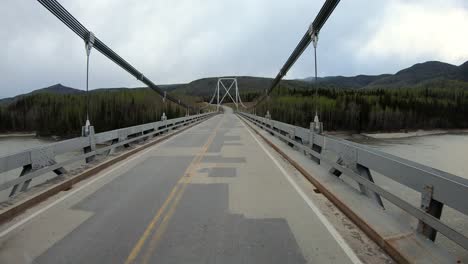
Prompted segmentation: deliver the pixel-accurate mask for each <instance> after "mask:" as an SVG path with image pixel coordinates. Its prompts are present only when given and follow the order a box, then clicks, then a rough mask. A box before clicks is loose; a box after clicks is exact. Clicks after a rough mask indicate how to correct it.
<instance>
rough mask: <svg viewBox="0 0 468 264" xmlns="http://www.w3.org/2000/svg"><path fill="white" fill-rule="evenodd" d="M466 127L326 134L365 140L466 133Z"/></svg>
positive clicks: (334, 132)
mask: <svg viewBox="0 0 468 264" xmlns="http://www.w3.org/2000/svg"><path fill="white" fill-rule="evenodd" d="M466 133H468V129H433V130H422V129H420V130H415V131H407V132H372V133H360V134H356V133H354V132H352V131H327V132H326V134H328V135H331V136H335V137H339V138H343V139H348V140H366V139H403V138H412V137H423V136H432V135H445V134H466Z"/></svg>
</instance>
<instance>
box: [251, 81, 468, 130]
mask: <svg viewBox="0 0 468 264" xmlns="http://www.w3.org/2000/svg"><path fill="white" fill-rule="evenodd" d="M466 86H467V85H466V83H465V82H460V81H455V80H450V81H441V82H436V83H431V84H426V85H424V84H422V85H417V86H410V87H401V88H392V89H389V88H387V89H334V88H331V89H330V88H327V89H324V88H320V89H318V96H317V97H315V95H314V93H315V91H314V89H295V88H291V87H284V86H280V87H279V88H277V89H276V90H274V91H273V93H272V94H271V95H270V97H269V99H267V100H265V101H264V102H263V103H262V104H260V105H259V106H257V109H256V113H257V114H258V115H265V113H266V111H267V110H269V111H270V114H271V116H272V118H273V119H275V120H280V121H283V122H286V123H290V124H294V125H298V126H302V127H309V126H310V122H311V121H312V120H313V118H314V115H315V111H316V109H317V111H318V113H319V117H320V120H321V121H322V122H323V123H324V129H325V130H328V131H333V130H352V131H356V132H358V133H360V132H364V131H365V132H371V131H375V132H378V131H385V132H389V131H405V130H415V129H436V128H437V129H439V128H440V129H451V128H467V127H468V118H467V116H468V89H467V88H466Z"/></svg>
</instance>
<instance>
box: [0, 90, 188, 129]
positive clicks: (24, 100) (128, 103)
mask: <svg viewBox="0 0 468 264" xmlns="http://www.w3.org/2000/svg"><path fill="white" fill-rule="evenodd" d="M89 105H90V109H89V115H90V116H89V119H90V121H91V124H92V125H94V127H95V130H96V132H100V131H107V130H112V129H116V128H122V127H128V126H132V125H139V124H143V123H148V122H155V121H158V120H160V118H161V115H162V112H163V111H164V112H165V113H166V115H167V116H168V118H174V117H180V116H183V115H185V109H182V108H181V107H179V106H177V105H175V104H172V103H170V102H167V101H166V103H165V104H164V103H163V102H162V98H161V97H160V96H159V95H158V94H156V93H155V92H153V91H151V90H149V89H144V88H138V89H115V90H111V91H109V90H104V91H93V92H92V93H90V100H89ZM85 120H86V96H85V94H84V93H80V94H55V93H37V94H32V95H28V96H24V97H21V98H19V99H18V100H16V101H15V102H12V103H10V104H8V105H6V106H1V105H0V131H1V132H18V131H36V133H37V135H39V136H51V135H57V136H62V137H73V136H79V135H80V133H81V127H82V126H83V125H84V123H85Z"/></svg>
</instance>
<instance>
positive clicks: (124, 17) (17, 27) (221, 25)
mask: <svg viewBox="0 0 468 264" xmlns="http://www.w3.org/2000/svg"><path fill="white" fill-rule="evenodd" d="M394 2H398V1H397V0H387V1H365V0H356V1H341V3H340V4H339V6H338V7H337V9H336V12H335V13H334V14H332V16H331V17H330V19H329V21H328V22H327V24H326V25H325V27H324V28H323V30H322V32H321V34H320V41H319V49H318V58H319V74H320V75H354V74H359V73H367V74H378V73H384V72H385V73H386V72H394V71H396V70H398V69H399V68H401V67H406V66H409V65H405V63H408V61H411V62H413V61H414V62H417V60H419V59H426V57H423V58H422V57H420V56H415V57H414V58H410V59H409V60H405V61H402V60H389V59H387V58H384V57H382V58H370V59H366V58H364V59H363V57H362V56H359V54H360V53H359V50H360V49H362V47H363V45H364V44H365V43H366V41H368V40H369V39H372V38H373V37H374V36H375V35H376V34H377V29H378V27H379V25H380V24H379V23H383V22H380V21H379V18H381V17H382V16H383V14H385V8H386V7H387V6H388V5H389V4H392V3H394ZM418 2H419V1H418ZM447 2H448V3H452V4H453V5H457V6H461V5H460V2H459V1H447ZM61 3H62V4H63V5H64V6H65V7H66V8H67V9H68V10H69V11H70V12H71V13H72V14H73V15H74V16H75V17H77V18H78V19H79V20H80V21H81V22H82V23H83V24H84V25H85V26H87V27H88V29H90V30H92V31H93V32H95V34H96V35H97V36H98V37H99V38H100V39H101V40H102V41H104V42H105V43H106V44H107V45H108V46H110V47H111V48H112V49H114V50H115V51H116V52H117V53H119V54H120V55H121V56H122V57H123V58H125V59H126V60H128V61H129V62H130V63H132V64H133V65H134V66H135V67H136V68H138V69H140V70H141V71H142V72H143V73H144V74H145V75H147V76H148V77H149V78H151V79H152V80H154V81H155V82H156V83H161V84H162V83H180V82H188V81H191V80H193V79H197V78H203V77H210V76H222V75H252V76H265V77H274V75H275V74H276V73H277V71H278V70H279V69H280V67H281V66H282V64H283V63H284V61H285V60H286V59H287V57H288V56H289V54H290V52H291V51H292V50H293V48H294V47H295V45H296V44H297V42H298V41H299V39H300V38H301V37H302V35H303V33H304V32H305V30H306V29H307V27H308V25H309V24H310V22H311V21H312V20H313V18H314V17H315V15H316V14H317V12H318V10H319V8H320V6H321V5H322V3H323V1H310V0H297V1H279V0H274V1H268V0H226V1H217V0H200V1H191V0H180V1H167V0H160V1H143V0H141V1H138V4H135V3H136V2H135V1H130V0H94V1H91V0H87V1H73V0H62V1H61ZM421 4H423V3H421ZM465 8H466V6H465ZM467 26H468V25H465V28H466V27H467ZM0 34H1V35H2V36H6V38H5V41H2V48H1V49H0V57H1V58H2V59H1V61H0V71H1V72H2V78H0V98H1V97H7V96H13V95H16V94H19V93H24V92H28V91H31V90H33V89H36V88H40V87H45V86H48V85H52V84H54V83H58V82H60V83H62V84H64V85H68V86H71V87H77V88H83V87H84V80H85V79H84V77H85V52H84V45H83V42H82V40H81V39H79V38H78V37H77V36H76V35H74V33H73V32H71V30H69V29H68V28H67V27H66V26H65V25H63V24H62V23H61V22H60V21H59V20H58V19H57V18H55V17H54V16H53V15H52V14H50V13H49V12H48V11H47V10H46V9H45V8H43V7H42V6H41V5H40V4H39V3H38V2H35V1H14V0H6V1H1V2H0ZM361 53H362V52H361ZM91 56H92V57H91V76H90V85H91V87H92V88H100V87H122V86H130V87H133V86H139V85H141V84H140V83H139V82H138V81H137V80H135V79H134V78H133V77H131V76H130V75H128V74H127V73H126V72H125V71H124V70H122V69H120V68H119V67H118V66H116V65H114V64H113V63H112V62H110V61H109V60H108V59H107V58H105V57H104V56H102V55H101V54H99V53H98V52H97V51H93V52H92V55H91ZM427 59H431V58H429V57H427ZM442 59H443V58H442ZM312 73H313V55H312V48H311V47H310V48H309V50H308V51H307V52H306V53H305V54H304V55H303V57H302V58H301V59H300V60H299V61H298V62H297V63H296V65H295V66H294V67H293V68H292V70H291V72H290V73H289V74H288V76H287V78H300V77H305V76H310V75H312Z"/></svg>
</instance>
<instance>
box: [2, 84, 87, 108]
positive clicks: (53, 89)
mask: <svg viewBox="0 0 468 264" xmlns="http://www.w3.org/2000/svg"><path fill="white" fill-rule="evenodd" d="M83 92H84V91H82V90H78V89H75V88H71V87H67V86H64V85H62V84H61V83H58V84H54V85H52V86H49V87H45V88H40V89H37V90H34V91H32V92H30V93H26V94H20V95H17V96H15V97H9V98H3V99H0V105H7V104H10V103H12V102H15V101H17V100H18V99H20V98H22V97H25V96H28V95H33V94H39V93H51V94H79V93H83Z"/></svg>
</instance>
